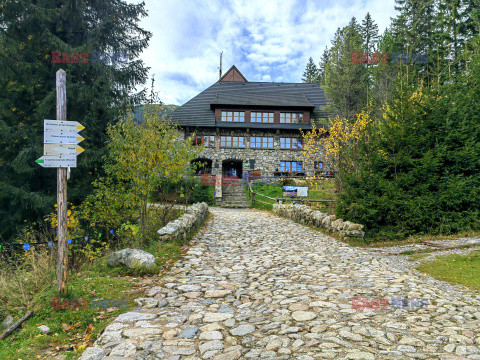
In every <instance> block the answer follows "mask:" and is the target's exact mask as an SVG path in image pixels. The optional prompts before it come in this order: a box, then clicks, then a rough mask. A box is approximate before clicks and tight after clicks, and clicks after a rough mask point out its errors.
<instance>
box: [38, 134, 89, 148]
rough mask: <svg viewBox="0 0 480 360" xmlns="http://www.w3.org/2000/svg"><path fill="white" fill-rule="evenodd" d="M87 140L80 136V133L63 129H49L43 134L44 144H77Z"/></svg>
mask: <svg viewBox="0 0 480 360" xmlns="http://www.w3.org/2000/svg"><path fill="white" fill-rule="evenodd" d="M83 140H85V139H84V138H83V137H81V136H78V134H75V133H70V132H66V133H63V132H61V131H59V132H56V131H47V132H45V133H44V134H43V143H44V144H71V145H77V144H78V143H80V142H81V141H83Z"/></svg>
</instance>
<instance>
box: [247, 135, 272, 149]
mask: <svg viewBox="0 0 480 360" xmlns="http://www.w3.org/2000/svg"><path fill="white" fill-rule="evenodd" d="M250 147H251V148H259V149H273V138H271V137H254V136H252V137H251V138H250Z"/></svg>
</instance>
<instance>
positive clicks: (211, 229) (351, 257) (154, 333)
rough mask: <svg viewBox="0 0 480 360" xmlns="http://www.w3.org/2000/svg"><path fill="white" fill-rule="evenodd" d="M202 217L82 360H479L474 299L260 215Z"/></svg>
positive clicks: (479, 312) (479, 310)
mask: <svg viewBox="0 0 480 360" xmlns="http://www.w3.org/2000/svg"><path fill="white" fill-rule="evenodd" d="M211 212H212V213H213V219H211V220H209V222H208V224H207V226H204V227H203V228H202V229H201V230H200V232H199V233H198V234H197V236H196V237H195V238H194V242H195V243H196V245H194V246H192V247H191V248H190V249H189V251H188V254H187V256H185V258H184V259H182V260H180V261H178V262H177V263H176V264H175V266H174V267H173V269H172V272H171V276H170V277H167V278H163V279H162V281H163V283H162V285H161V286H158V287H154V288H152V289H150V290H148V292H147V293H146V294H145V297H144V298H141V299H137V302H138V303H139V305H140V306H141V309H138V310H136V311H134V312H129V313H126V314H123V315H120V316H119V317H118V318H117V319H116V320H115V321H114V322H113V323H112V324H111V325H109V326H108V327H107V329H106V330H105V332H104V333H103V334H102V336H101V337H100V338H99V339H98V340H97V342H96V344H95V346H96V347H93V348H89V349H87V350H86V351H85V353H84V355H83V357H82V360H86V359H89V360H92V359H109V360H115V359H124V358H132V359H138V360H147V359H148V360H150V359H151V360H153V359H168V360H179V359H182V360H183V359H185V360H187V359H189V360H193V359H215V360H230V359H232V360H234V359H305V360H306V359H444V360H446V359H480V306H479V297H478V295H477V294H471V293H470V294H468V293H465V294H463V293H462V292H458V293H453V294H452V293H448V292H446V291H444V290H441V289H439V288H438V287H435V286H433V285H431V284H430V283H428V282H427V281H425V278H426V277H424V276H421V275H419V274H416V273H414V272H412V271H411V270H402V269H397V268H394V267H392V266H391V264H390V265H389V263H388V262H387V261H385V259H384V258H383V257H382V255H377V254H374V253H372V252H369V251H367V250H363V249H357V248H352V247H350V246H348V245H345V244H343V243H341V242H339V241H336V240H334V239H332V238H331V237H328V236H326V235H324V234H322V233H320V232H318V231H314V230H311V229H309V228H308V227H305V226H302V225H299V224H296V223H294V222H293V221H291V220H287V219H283V218H279V217H276V216H274V215H272V214H269V213H267V212H261V211H257V210H251V209H248V210H233V209H220V208H212V209H211ZM405 299H409V300H405Z"/></svg>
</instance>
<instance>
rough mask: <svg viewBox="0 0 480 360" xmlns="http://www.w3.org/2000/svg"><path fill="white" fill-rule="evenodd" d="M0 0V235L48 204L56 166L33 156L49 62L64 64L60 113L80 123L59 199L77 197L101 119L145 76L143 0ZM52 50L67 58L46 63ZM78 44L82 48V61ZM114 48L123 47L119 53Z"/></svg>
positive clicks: (49, 108)
mask: <svg viewBox="0 0 480 360" xmlns="http://www.w3.org/2000/svg"><path fill="white" fill-rule="evenodd" d="M1 10H2V11H1V12H0V45H1V48H2V51H0V87H1V89H2V93H1V95H0V119H1V120H0V132H1V135H0V138H1V139H0V164H1V165H2V166H1V170H0V238H3V239H4V240H6V239H8V238H11V237H12V236H13V235H14V234H15V232H16V231H17V230H18V229H19V227H20V226H21V225H23V224H24V222H25V221H28V222H32V221H41V220H42V219H43V217H44V216H45V215H46V214H47V213H50V212H52V211H53V210H54V207H53V205H54V203H55V194H56V191H55V189H56V186H55V184H56V178H55V176H56V172H55V171H54V170H52V169H44V168H41V167H40V166H38V165H37V164H36V163H35V160H36V159H37V158H38V157H40V156H41V155H42V153H43V120H44V119H54V118H55V114H56V111H55V108H56V103H55V102H56V96H55V73H56V71H57V70H58V69H59V68H63V69H64V70H65V71H66V72H67V119H68V120H72V121H78V122H80V123H82V124H83V125H84V126H85V127H86V129H85V130H83V131H82V136H83V137H84V138H85V141H84V142H82V144H81V145H82V147H84V148H85V149H86V151H85V152H84V153H83V154H82V155H81V156H79V158H78V167H77V168H76V169H72V175H71V179H70V180H69V183H68V187H69V188H68V201H69V202H72V203H75V204H78V203H79V202H80V201H82V199H84V198H85V196H86V195H87V194H89V193H90V192H91V189H92V188H91V182H92V180H94V179H95V178H96V177H97V175H98V174H99V172H101V168H102V161H101V159H102V156H103V155H104V153H105V151H104V148H105V141H106V139H107V138H106V128H107V125H108V124H109V123H114V122H115V121H116V120H117V119H118V117H119V114H120V112H121V111H122V109H126V108H128V107H130V106H133V105H134V104H136V103H139V102H141V101H142V99H143V98H144V94H143V93H142V92H140V93H135V92H134V90H135V87H136V86H137V85H139V84H142V83H144V82H145V81H146V79H147V71H148V69H147V68H146V67H145V65H144V63H143V61H142V60H141V59H139V56H140V54H141V53H142V50H143V49H145V47H146V46H147V44H148V41H149V38H150V37H151V34H150V33H149V32H147V31H145V30H143V29H141V28H140V27H139V26H138V22H139V19H140V18H141V17H143V16H146V11H145V9H144V4H143V3H141V4H138V5H136V4H128V3H126V2H125V1H111V0H98V1H93V2H92V1H88V2H87V1H75V0H65V1H60V2H59V1H51V0H38V1H35V2H32V1H31V0H5V1H3V5H2V9H1ZM52 51H59V52H61V53H64V54H68V55H65V56H63V55H62V56H61V59H62V60H63V59H65V61H67V60H68V61H70V63H54V60H56V59H54V58H53V57H52ZM73 53H76V54H77V55H74V56H72V54H73ZM79 53H88V54H89V59H88V62H86V63H83V62H82V61H81V60H80V59H79V58H78V54H79ZM105 53H107V55H104V56H102V57H100V56H98V55H99V54H105ZM108 53H109V54H108ZM113 54H120V55H125V56H127V57H128V61H127V63H121V62H119V61H116V60H115V56H112V55H113ZM127 54H128V55H127ZM92 57H96V58H97V61H96V62H95V61H92V60H93V59H92ZM112 57H113V58H114V59H112ZM75 59H76V60H77V61H75Z"/></svg>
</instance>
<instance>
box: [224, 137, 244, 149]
mask: <svg viewBox="0 0 480 360" xmlns="http://www.w3.org/2000/svg"><path fill="white" fill-rule="evenodd" d="M240 144H241V145H240ZM220 147H221V148H244V147H245V138H244V137H243V136H221V137H220Z"/></svg>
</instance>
